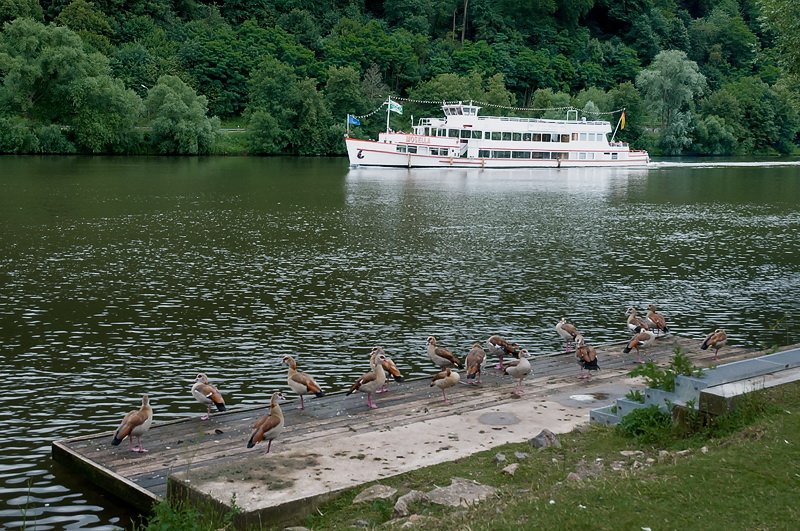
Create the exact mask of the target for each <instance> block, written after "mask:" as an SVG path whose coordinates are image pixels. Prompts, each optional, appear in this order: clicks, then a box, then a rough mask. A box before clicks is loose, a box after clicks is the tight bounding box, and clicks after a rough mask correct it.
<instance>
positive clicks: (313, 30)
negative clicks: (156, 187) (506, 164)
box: [0, 0, 800, 155]
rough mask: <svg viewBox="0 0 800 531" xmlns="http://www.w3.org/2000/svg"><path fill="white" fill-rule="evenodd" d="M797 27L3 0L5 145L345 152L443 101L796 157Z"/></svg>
mask: <svg viewBox="0 0 800 531" xmlns="http://www.w3.org/2000/svg"><path fill="white" fill-rule="evenodd" d="M797 20H800V7H798V5H797V4H796V3H795V2H793V1H792V0H527V1H526V0H382V1H381V0H228V1H225V0H219V1H217V2H205V1H199V0H198V1H193V0H132V1H123V0H96V1H94V2H89V1H86V0H73V1H71V2H70V1H67V0H54V1H41V2H37V1H35V0H0V24H2V33H0V152H2V153H134V154H135V153H162V154H209V153H210V154H214V153H220V154H224V153H251V154H295V155H321V154H341V153H343V152H344V145H343V142H342V135H343V134H344V132H345V121H346V120H345V118H346V115H347V114H352V115H355V116H358V117H360V120H361V124H362V125H361V126H359V127H357V130H356V131H355V132H354V134H355V135H357V136H362V137H374V136H375V135H376V134H377V132H378V131H379V130H380V129H382V128H383V127H385V113H383V112H377V113H375V114H372V113H373V111H376V110H377V109H379V108H380V107H381V105H382V103H383V102H384V101H385V100H386V97H387V96H388V95H391V96H392V97H395V98H399V99H400V101H401V102H402V103H403V104H404V107H405V112H404V113H403V115H402V116H399V115H394V116H393V118H392V119H393V124H394V123H395V122H394V121H396V126H397V127H399V128H406V129H407V128H408V127H409V126H410V120H411V116H412V115H413V116H415V117H416V118H419V117H422V116H438V115H439V114H440V110H439V109H438V106H437V105H436V104H433V103H431V102H435V101H438V102H441V101H442V100H447V101H454V100H474V101H477V102H481V103H482V104H483V105H484V106H485V107H486V108H485V109H484V111H483V114H517V115H524V116H534V117H536V116H546V117H554V116H556V117H559V118H561V117H564V116H565V113H564V111H563V110H558V111H556V110H548V109H555V108H558V109H560V108H563V107H569V106H572V107H575V108H577V109H579V110H581V111H582V112H583V113H585V114H586V115H587V116H591V117H599V118H602V119H608V120H611V121H616V120H618V118H619V111H620V110H621V109H623V108H625V109H626V118H627V120H626V124H627V125H626V127H625V129H624V130H622V131H621V132H620V134H618V138H620V139H622V140H625V141H628V142H631V144H633V146H634V147H636V148H644V149H649V150H650V151H651V152H652V153H653V154H656V155H658V154H661V155H677V154H707V155H734V154H757V153H758V154H777V153H790V152H792V151H794V150H795V148H796V143H797V140H798V138H797V134H798V130H800V115H798V111H797V109H798V100H799V99H800V95H799V94H798V90H797V89H798V81H797V79H798V78H797V71H798V60H797V57H796V54H797V53H798V52H797V50H798V43H797V40H798V39H799V37H798V35H799V34H800V31H798V27H797V24H798V23H797V22H796V21H797ZM493 106H498V107H493ZM523 109H525V110H523ZM531 109H532V110H531ZM611 111H616V112H611ZM598 113H604V114H598ZM221 124H225V126H230V127H234V128H242V129H244V130H245V132H242V133H230V134H229V133H224V132H223V131H222V130H221V129H220V127H221Z"/></svg>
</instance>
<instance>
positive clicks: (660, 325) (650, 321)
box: [645, 304, 669, 335]
mask: <svg viewBox="0 0 800 531" xmlns="http://www.w3.org/2000/svg"><path fill="white" fill-rule="evenodd" d="M645 319H647V326H648V327H649V328H650V330H652V331H654V332H655V333H656V334H659V333H661V334H663V335H667V334H669V328H667V320H666V319H664V316H663V315H661V314H660V313H658V311H657V309H656V305H655V304H650V305H648V306H647V315H646V316H645ZM656 331H657V332H656Z"/></svg>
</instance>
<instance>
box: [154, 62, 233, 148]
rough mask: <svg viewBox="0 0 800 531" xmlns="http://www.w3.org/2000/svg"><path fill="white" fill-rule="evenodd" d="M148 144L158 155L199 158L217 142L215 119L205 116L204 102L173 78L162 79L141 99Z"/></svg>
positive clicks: (218, 136)
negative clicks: (145, 113)
mask: <svg viewBox="0 0 800 531" xmlns="http://www.w3.org/2000/svg"><path fill="white" fill-rule="evenodd" d="M144 103H145V107H146V108H147V114H148V117H149V119H150V130H151V132H150V143H151V144H152V146H153V147H154V148H155V149H156V151H157V152H158V153H163V154H175V155H202V154H208V153H211V152H212V151H213V150H214V148H215V146H216V144H217V142H218V141H219V140H220V133H219V125H220V124H219V119H218V118H209V117H208V116H206V112H207V110H208V101H207V100H206V98H205V96H198V95H197V93H196V92H195V91H194V90H193V89H192V88H191V87H190V86H189V85H187V84H186V83H184V82H183V81H182V80H181V79H180V78H179V77H177V76H169V75H167V76H162V77H161V78H160V79H159V80H158V83H156V86H155V87H153V88H152V89H150V91H149V92H148V94H147V99H146V100H145V102H144Z"/></svg>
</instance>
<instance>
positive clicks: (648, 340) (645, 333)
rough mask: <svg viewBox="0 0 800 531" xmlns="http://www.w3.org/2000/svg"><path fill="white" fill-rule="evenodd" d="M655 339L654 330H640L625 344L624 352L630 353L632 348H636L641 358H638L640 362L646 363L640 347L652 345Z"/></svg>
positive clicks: (637, 355)
mask: <svg viewBox="0 0 800 531" xmlns="http://www.w3.org/2000/svg"><path fill="white" fill-rule="evenodd" d="M655 339H656V335H655V334H654V333H653V332H651V331H650V330H647V329H644V330H642V331H641V332H638V333H637V334H636V335H634V336H633V337H632V338H631V340H630V341H628V344H627V345H625V348H624V349H622V352H624V353H625V354H628V353H629V352H630V351H631V349H636V357H637V358H639V359H638V361H639V363H644V362H643V361H642V355H641V354H640V353H639V349H643V348H647V347H649V346H650V345H652V344H653V341H655Z"/></svg>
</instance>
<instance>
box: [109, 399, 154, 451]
mask: <svg viewBox="0 0 800 531" xmlns="http://www.w3.org/2000/svg"><path fill="white" fill-rule="evenodd" d="M152 423H153V408H151V407H150V397H149V396H148V395H143V396H142V407H141V408H139V409H138V410H133V411H130V412H128V414H127V415H125V418H123V419H122V423H121V424H120V425H119V428H117V431H116V433H114V438H113V439H112V440H111V444H112V445H113V446H119V443H121V442H122V441H123V440H124V439H125V437H127V438H128V444H129V448H130V450H131V452H142V453H143V452H147V451H148V450H145V449H144V447H143V446H142V435H144V434H145V433H147V430H149V429H150V425H151V424H152ZM134 437H136V439H137V441H138V443H139V446H138V447H136V448H134V446H133V438H134Z"/></svg>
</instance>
